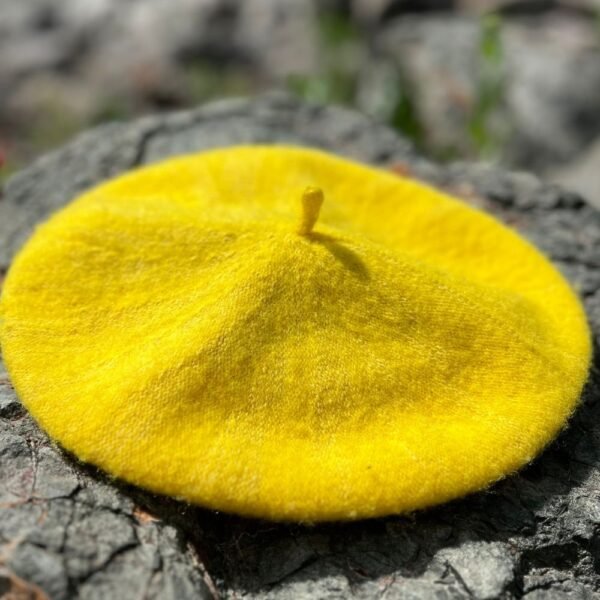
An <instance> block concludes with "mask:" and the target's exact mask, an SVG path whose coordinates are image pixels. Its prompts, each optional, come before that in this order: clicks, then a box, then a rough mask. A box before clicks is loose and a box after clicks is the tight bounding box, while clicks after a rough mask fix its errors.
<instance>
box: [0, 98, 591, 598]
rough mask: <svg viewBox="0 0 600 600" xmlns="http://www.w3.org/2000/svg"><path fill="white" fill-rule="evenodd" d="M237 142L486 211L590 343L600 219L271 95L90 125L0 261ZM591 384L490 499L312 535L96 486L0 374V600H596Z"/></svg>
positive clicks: (549, 190) (33, 196)
mask: <svg viewBox="0 0 600 600" xmlns="http://www.w3.org/2000/svg"><path fill="white" fill-rule="evenodd" d="M237 142H262V143H272V142H289V143H297V144H305V145H311V146H317V147H321V148H327V149H330V150H333V151H337V152H339V153H342V154H345V155H349V156H353V157H355V158H359V159H362V160H364V161H366V162H370V163H376V164H380V165H390V166H392V167H393V168H394V169H396V170H398V171H402V172H406V171H409V172H412V173H413V174H414V175H415V176H418V177H422V178H426V179H428V180H430V181H431V182H433V183H434V184H436V185H439V186H443V187H445V188H448V189H451V190H452V191H453V192H454V193H455V194H458V195H461V196H462V197H464V198H465V199H466V200H467V201H469V202H471V203H473V204H474V205H476V206H480V207H482V208H485V209H486V210H488V211H491V212H493V213H494V214H496V215H497V216H498V217H499V218H501V219H502V220H504V221H505V222H507V223H509V224H510V225H511V226H513V227H516V228H518V229H519V230H520V231H521V232H522V233H523V234H524V235H525V236H527V237H528V238H530V239H531V240H533V241H534V242H535V243H537V244H538V245H539V246H541V248H542V249H543V250H544V251H545V252H546V253H548V255H549V256H550V257H551V258H552V259H553V260H554V262H555V263H556V264H557V266H558V267H559V268H560V269H561V270H562V271H563V272H564V273H565V275H566V276H567V277H568V278H569V279H570V280H571V282H572V283H573V285H574V286H575V287H576V288H578V289H579V290H580V292H581V294H582V296H583V298H584V300H585V303H586V307H587V310H588V314H589V317H590V322H591V323H592V324H593V327H594V334H595V338H596V341H597V340H598V335H599V334H600V255H599V254H598V251H597V248H598V247H599V244H600V213H598V212H597V211H596V210H595V209H593V208H591V207H590V206H589V205H588V204H586V203H585V202H584V201H583V200H582V199H581V198H580V197H579V196H577V195H575V194H573V193H568V192H565V191H562V190H561V189H560V188H558V187H556V186H549V185H544V184H542V183H540V182H539V181H538V180H537V179H535V178H534V177H532V176H529V175H525V174H511V173H506V172H502V171H500V170H497V169H493V168H490V167H485V166H481V165H454V166H452V167H449V168H444V169H442V168H438V167H435V166H434V165H431V164H428V163H426V162H425V161H423V160H421V159H418V158H417V157H416V156H415V155H414V154H413V153H412V152H411V150H410V148H409V147H408V146H407V145H406V144H405V143H404V142H403V141H402V140H399V139H398V138H397V137H395V135H394V134H393V133H391V132H390V131H388V130H386V129H385V128H382V127H380V126H378V125H375V124H373V123H372V122H370V121H369V120H367V119H365V118H364V117H361V116H359V115H357V114H354V113H351V112H348V111H345V110H341V109H336V108H315V107H311V106H307V105H298V104H295V103H294V102H293V101H291V100H289V99H288V98H285V97H280V96H277V97H265V98H261V99H257V100H253V101H241V100H240V101H230V102H221V103H218V104H213V105H209V106H205V107H203V108H200V109H198V110H195V111H192V112H186V113H180V114H173V115H169V116H161V117H150V118H147V119H144V120H141V121H136V122H133V123H131V124H124V125H112V126H108V127H103V128H100V129H98V130H95V131H92V132H90V133H87V134H85V135H83V136H81V137H79V138H77V139H76V140H75V141H74V142H72V143H71V144H70V145H68V146H67V147H65V148H64V149H62V150H59V151H57V152H55V153H53V154H51V155H48V156H46V157H44V158H43V159H41V160H39V161H38V162H36V163H35V164H34V165H32V166H31V167H30V168H28V169H27V170H25V171H23V172H22V173H20V174H19V175H17V176H15V177H14V178H13V179H12V180H11V181H10V182H9V184H8V186H7V189H6V190H5V195H4V198H3V199H2V200H0V268H2V269H6V268H7V266H8V264H9V262H10V259H11V257H12V255H13V254H14V252H15V250H16V249H17V248H18V246H19V245H20V244H21V243H22V242H23V240H24V239H25V238H26V237H27V236H28V235H29V233H30V232H31V230H32V228H33V227H34V225H35V224H36V223H37V222H38V221H40V220H41V219H44V218H45V217H46V216H47V215H48V214H49V213H50V212H52V211H53V210H55V209H56V208H58V207H60V206H62V205H64V204H65V203H67V202H69V201H70V200H72V199H73V198H74V196H76V195H77V194H78V193H79V192H80V191H81V190H82V189H84V188H86V187H88V186H90V185H93V184H95V183H98V182H100V181H102V180H104V179H106V178H107V177H110V176H113V175H116V174H118V173H120V172H122V171H124V170H126V169H130V168H132V167H135V166H137V165H142V164H146V163H149V162H152V161H156V160H159V159H161V158H164V157H166V156H171V155H175V154H179V153H182V152H191V151H194V150H199V149H204V148H209V147H213V146H223V145H227V144H234V143H237ZM599 377H600V376H599V373H598V369H597V363H596V365H595V366H594V368H593V370H592V374H591V379H590V382H589V384H588V386H587V390H586V392H585V395H584V398H583V402H582V405H581V406H580V408H579V409H578V411H577V412H576V413H575V415H574V416H573V418H572V419H571V422H570V425H569V427H568V429H567V430H566V431H564V432H563V433H562V434H561V435H560V437H559V438H558V440H556V441H555V442H554V443H553V444H551V446H550V447H549V448H548V449H547V450H546V451H545V452H544V453H543V454H542V455H541V456H540V457H539V458H538V459H537V460H535V462H534V463H533V464H532V465H530V466H529V467H527V468H526V469H524V470H523V471H521V472H520V473H518V474H515V475H513V476H511V477H508V478H507V479H505V480H504V481H502V482H500V483H498V484H497V485H495V486H493V487H492V488H490V489H489V490H487V491H485V492H481V493H478V494H474V495H472V496H470V497H468V498H465V499H462V500H458V501H455V502H452V503H449V504H447V505H445V506H441V507H438V508H435V509H432V510H427V511H423V512H419V513H416V514H413V515H410V516H404V517H390V518H386V519H377V520H371V521H364V522H357V523H350V524H327V525H319V526H312V527H311V526H301V525H282V524H274V523H269V522H264V521H253V520H247V519H242V518H237V517H233V516H228V515H224V514H219V513H215V512H210V511H207V510H203V509H199V508H195V507H190V506H187V505H185V504H182V503H179V502H177V501H175V500H171V499H168V498H162V497H158V496H154V495H151V494H148V493H146V492H144V491H141V490H138V489H136V488H133V487H131V486H127V485H124V484H122V483H119V482H116V481H112V480H110V478H108V477H106V476H105V475H102V474H101V473H99V472H97V471H96V470H95V469H93V468H91V467H89V466H85V465H81V464H79V463H78V462H77V461H76V460H75V459H74V458H73V457H72V456H69V455H67V454H66V453H65V452H63V451H61V450H60V449H59V448H58V447H56V446H55V445H54V444H52V443H51V442H50V441H49V440H48V438H47V437H46V436H45V435H44V434H43V433H42V432H40V430H39V429H38V428H37V426H36V425H35V424H34V422H33V421H32V420H31V418H30V417H29V416H28V415H27V414H26V413H25V411H24V410H23V409H22V408H21V405H20V404H19V402H18V400H17V399H16V397H15V393H14V391H13V389H12V387H11V385H10V383H9V380H8V378H7V376H6V373H5V371H4V370H3V369H2V368H1V367H0V595H2V594H8V593H9V592H12V593H13V594H14V596H15V597H17V594H21V596H18V597H38V598H43V597H49V598H53V599H58V600H61V599H64V598H86V599H90V598H92V599H95V598H98V599H101V598H160V599H170V598H173V599H177V600H185V599H188V598H189V599H192V598H194V599H195V598H216V597H223V598H240V597H245V598H277V599H290V600H291V599H294V600H295V599H298V598H347V597H355V598H373V597H377V598H379V597H381V598H385V599H386V600H391V599H395V598H398V599H400V598H402V599H412V598H414V599H418V598H440V599H445V598H480V599H483V598H523V597H525V598H528V599H529V600H538V599H542V598H543V599H548V598H549V599H551V600H552V599H556V600H558V599H564V598H598V597H600V594H599V592H600V558H599V557H600V535H599V533H600V508H599V507H600V402H599V401H598V399H599V392H600V378H599ZM25 594H29V596H26V595H25ZM35 594H37V596H35Z"/></svg>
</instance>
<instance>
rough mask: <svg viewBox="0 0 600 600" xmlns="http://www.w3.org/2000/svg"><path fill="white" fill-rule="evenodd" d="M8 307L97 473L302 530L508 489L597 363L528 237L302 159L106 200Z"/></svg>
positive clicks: (77, 212)
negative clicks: (501, 486)
mask: <svg viewBox="0 0 600 600" xmlns="http://www.w3.org/2000/svg"><path fill="white" fill-rule="evenodd" d="M307 186H316V187H318V188H319V189H314V188H311V189H308V190H306V188H307ZM305 190H306V191H305ZM319 211H320V214H319ZM0 315H1V321H0V340H1V343H2V350H3V353H4V358H5V361H6V364H7V367H8V370H9V373H10V375H11V378H12V380H13V382H14V384H15V387H16V390H17V392H18V394H19V396H20V398H21V399H22V401H23V403H24V404H25V405H26V407H27V408H28V409H29V410H30V411H31V413H32V414H33V415H34V417H35V418H36V419H37V420H38V422H39V423H40V425H41V426H42V427H43V428H44V429H45V430H46V431H48V432H49V434H50V435H51V436H52V437H53V438H54V439H56V440H57V441H59V442H60V443H61V444H62V445H63V446H64V447H66V448H67V449H69V450H71V451H72V452H74V453H75V454H76V455H77V456H78V457H79V458H81V459H82V460H84V461H88V462H90V463H93V464H95V465H98V466H99V467H101V468H103V469H105V470H106V471H108V472H109V473H111V474H113V475H114V476H117V477H120V478H123V479H125V480H127V481H129V482H132V483H135V484H138V485H140V486H143V487H146V488H149V489H151V490H153V491H156V492H161V493H164V494H168V495H171V496H175V497H178V498H183V499H185V500H187V501H190V502H193V503H197V504H200V505H203V506H207V507H212V508H215V509H220V510H224V511H232V512H236V513H240V514H243V515H252V516H260V517H267V518H272V519H281V520H301V521H318V520H334V519H354V518H360V517H371V516H378V515H386V514H390V513H401V512H406V511H410V510H413V509H417V508H422V507H426V506H429V505H433V504H437V503H440V502H443V501H446V500H449V499H452V498H456V497H458V496H461V495H464V494H466V493H469V492H472V491H474V490H478V489H481V488H483V487H485V486H487V485H488V484H490V483H491V482H493V481H495V480H497V479H499V478H501V477H502V476H504V475H506V474H508V473H510V472H512V471H514V470H515V469H517V468H519V467H521V466H522V465H524V464H526V463H527V462H529V461H530V460H531V459H532V458H533V457H534V456H535V455H536V453H538V452H539V451H540V450H541V449H542V448H543V447H544V446H545V445H546V444H547V443H548V442H549V441H550V440H551V439H552V438H553V437H554V436H555V435H556V433H557V432H558V431H559V430H560V428H561V427H562V426H563V425H564V423H565V421H566V419H567V418H568V417H569V415H570V413H571V412H572V411H573V410H574V408H575V406H576V404H577V401H578V398H579V396H580V393H581V389H582V386H583V384H584V382H585V379H586V376H587V371H588V367H589V363H590V353H591V350H590V334H589V331H588V327H587V324H586V320H585V316H584V313H583V310H582V308H581V305H580V303H579V301H578V300H577V298H576V297H575V295H574V294H573V292H572V291H571V290H570V289H569V287H568V285H567V284H566V283H565V281H564V280H563V278H562V277H561V276H560V275H559V274H558V272H557V271H556V270H555V269H554V268H553V266H552V265H551V264H550V263H549V262H548V261H547V260H546V259H545V258H544V257H543V256H542V255H541V254H540V253H539V252H538V251H537V250H535V249H534V248H533V247H532V246H531V245H529V244H528V243H527V242H526V241H524V240H523V239H521V238H520V237H519V236H517V235H516V234H515V233H513V232H512V231H510V230H509V229H507V228H506V227H504V226H503V225H501V224H500V223H498V222H497V221H495V220H494V219H492V218H491V217H489V216H487V215H485V214H483V213H482V212H479V211H477V210H474V209H473V208H470V207H468V206H466V205H465V204H463V203H461V202H460V201H458V200H456V199H453V198H451V197H449V196H447V195H444V194H443V193H440V192H439V191H436V190H434V189H432V188H430V187H428V186H427V185H425V184H422V183H419V182H416V181H412V180H410V179H406V178H400V177H397V176H395V175H392V174H389V173H386V172H384V171H380V170H376V169H374V168H370V167H366V166H363V165H360V164H356V163H353V162H350V161H348V160H345V159H341V158H338V157H335V156H332V155H328V154H325V153H322V152H318V151H314V150H307V149H300V148H290V147H234V148H228V149H222V150H217V151H211V152H207V153H202V154H198V155H194V156H189V157H183V158H177V159H172V160H169V161H166V162H163V163H160V164H157V165H155V166H151V167H147V168H144V169H141V170H138V171H135V172H133V173H130V174H126V175H125V176H122V177H120V178H118V179H116V180H114V181H111V182H108V183H106V184H103V185H101V186H99V187H97V188H95V189H93V190H91V191H89V192H88V193H86V194H84V195H83V196H82V197H80V198H79V199H77V200H76V201H75V202H73V203H72V204H71V205H69V206H68V207H66V208H65V209H63V210H62V211H60V212H59V213H57V214H56V215H55V216H54V217H53V218H51V219H50V221H49V222H47V223H46V224H44V225H43V226H41V227H40V228H39V229H38V230H37V231H36V233H35V235H34V236H33V237H32V239H31V240H30V241H29V243H28V244H27V245H26V246H25V248H24V249H23V250H22V251H21V253H20V254H19V256H18V257H17V258H16V260H15V261H14V264H13V265H12V268H11V270H10V272H9V274H8V276H7V279H6V282H5V286H4V290H3V295H2V298H1V301H0Z"/></svg>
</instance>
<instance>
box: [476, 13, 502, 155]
mask: <svg viewBox="0 0 600 600" xmlns="http://www.w3.org/2000/svg"><path fill="white" fill-rule="evenodd" d="M501 36H502V22H501V19H500V17H499V16H498V15H495V14H491V15H488V16H486V17H484V18H483V19H482V22H481V39H480V44H479V72H478V78H477V93H476V98H475V105H474V107H473V110H472V113H471V117H470V119H469V135H470V137H471V141H472V143H473V146H474V150H475V152H476V154H478V155H480V156H484V157H495V156H497V154H498V153H499V151H500V149H501V147H502V145H503V141H504V140H503V137H504V135H503V132H502V131H499V127H498V125H497V122H496V120H497V118H498V116H499V114H500V112H501V110H502V107H503V105H504V90H505V85H504V84H505V82H504V53H503V48H502V37H501Z"/></svg>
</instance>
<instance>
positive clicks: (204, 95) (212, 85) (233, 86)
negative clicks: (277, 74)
mask: <svg viewBox="0 0 600 600" xmlns="http://www.w3.org/2000/svg"><path fill="white" fill-rule="evenodd" d="M255 87H256V84H255V82H254V80H253V78H252V76H251V75H250V74H249V73H248V72H247V70H243V69H241V68H239V67H236V68H233V67H226V68H218V67H217V66H216V65H214V64H211V63H209V62H204V61H197V62H194V63H193V64H191V65H189V66H188V67H187V68H186V70H185V90H186V93H187V95H188V97H189V100H190V101H191V102H192V103H193V104H195V103H199V102H206V101H207V100H212V99H215V98H222V97H225V96H243V95H247V94H251V93H253V92H255V91H256V90H255Z"/></svg>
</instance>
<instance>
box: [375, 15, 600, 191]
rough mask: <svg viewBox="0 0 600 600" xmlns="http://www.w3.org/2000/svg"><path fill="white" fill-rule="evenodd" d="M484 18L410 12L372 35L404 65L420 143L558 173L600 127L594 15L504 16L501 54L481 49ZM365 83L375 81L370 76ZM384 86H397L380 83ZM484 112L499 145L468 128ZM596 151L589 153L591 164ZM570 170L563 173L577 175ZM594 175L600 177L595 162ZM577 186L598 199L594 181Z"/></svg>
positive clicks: (383, 52) (385, 55) (384, 53)
mask: <svg viewBox="0 0 600 600" xmlns="http://www.w3.org/2000/svg"><path fill="white" fill-rule="evenodd" d="M483 23H484V21H482V20H481V19H480V18H477V17H475V16H468V15H464V14H462V15H461V14H460V13H453V14H447V15H431V16H429V15H427V16H422V15H419V16H416V15H410V16H408V17H404V18H402V19H397V20H393V21H390V22H389V24H387V25H385V26H384V27H382V29H381V32H380V34H379V35H378V36H377V38H376V40H375V42H374V43H375V46H376V47H377V49H378V53H379V56H380V57H381V58H380V60H383V59H387V60H391V61H392V62H393V64H395V65H396V67H397V69H398V70H399V72H400V73H403V80H404V84H405V86H406V87H407V91H409V92H410V94H411V96H412V97H413V103H414V105H415V110H416V112H417V114H418V116H419V120H420V122H421V123H422V127H423V134H422V135H423V138H424V139H423V140H422V144H423V145H424V146H425V147H426V148H428V149H429V150H430V151H432V152H434V153H437V154H441V155H444V156H445V155H447V153H452V154H453V155H455V156H460V157H468V156H474V155H477V154H480V153H481V152H482V151H484V152H492V153H496V155H497V156H500V157H501V158H502V160H503V162H505V163H507V164H510V165H513V166H514V167H517V168H526V169H530V170H534V171H536V172H544V173H548V174H552V177H553V178H554V179H556V176H555V175H554V172H555V171H556V170H557V169H558V170H561V169H562V168H563V167H564V165H565V164H566V163H571V162H573V161H574V157H578V156H579V155H580V154H581V153H584V152H586V150H587V149H588V148H589V147H590V145H591V144H592V143H593V142H594V141H595V140H596V138H597V136H598V135H599V134H600V118H599V116H598V114H599V113H598V110H597V106H598V102H599V100H600V44H599V41H598V35H597V29H596V23H595V21H594V19H593V18H590V17H589V16H586V15H584V14H570V13H568V14H567V13H563V14H560V17H559V16H557V14H556V13H552V12H551V13H549V14H542V15H539V16H536V17H535V18H531V19H527V18H517V17H506V18H503V19H502V20H501V21H499V25H498V29H497V34H494V35H497V39H496V41H495V42H494V43H496V44H497V45H498V48H499V56H498V57H495V58H490V57H487V58H486V55H485V54H484V52H483V50H482V49H481V46H482V40H483V35H484V25H483ZM367 75H368V76H369V77H371V71H370V70H368V73H367ZM486 82H487V83H486ZM365 85H366V86H367V87H372V86H371V79H370V78H367V79H366V81H365ZM486 85H487V86H488V89H487V90H486V89H485V86H486ZM490 86H492V87H493V88H494V90H495V91H491V87H490ZM370 93H371V95H373V94H374V93H375V91H371V92H370ZM380 94H382V95H386V94H389V92H388V91H387V90H386V89H385V88H384V87H381V92H380ZM485 95H487V96H489V97H487V99H485V103H486V105H485V106H483V105H482V104H481V102H483V101H484V100H482V98H484V96H485ZM478 111H480V112H481V114H480V115H479V117H478V118H481V119H485V128H486V130H487V134H486V135H487V137H489V138H490V140H491V141H492V142H493V143H492V147H491V148H487V147H486V146H485V145H484V144H482V142H481V141H480V142H477V141H476V140H475V139H473V136H472V135H469V132H470V131H471V128H472V126H473V119H474V116H477V114H478ZM481 145H483V148H482V147H478V146H481ZM596 155H597V152H596V154H590V155H589V156H587V155H586V156H585V157H584V158H583V159H582V160H583V161H584V166H585V165H588V164H590V161H591V160H592V157H595V156H596ZM575 164H576V165H578V163H575ZM580 168H583V167H580ZM592 171H593V169H592ZM567 175H568V173H567V174H565V175H562V174H561V176H560V177H561V178H562V180H565V181H569V182H572V181H573V177H572V176H571V177H568V178H567ZM587 176H588V178H589V179H590V182H592V181H594V178H593V173H591V172H590V169H587ZM575 189H576V191H585V192H593V193H592V194H591V197H593V198H594V199H595V201H596V202H597V203H598V202H600V197H598V195H597V192H596V191H595V190H594V189H592V187H591V184H587V185H585V186H581V185H577V186H576V187H575Z"/></svg>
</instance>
